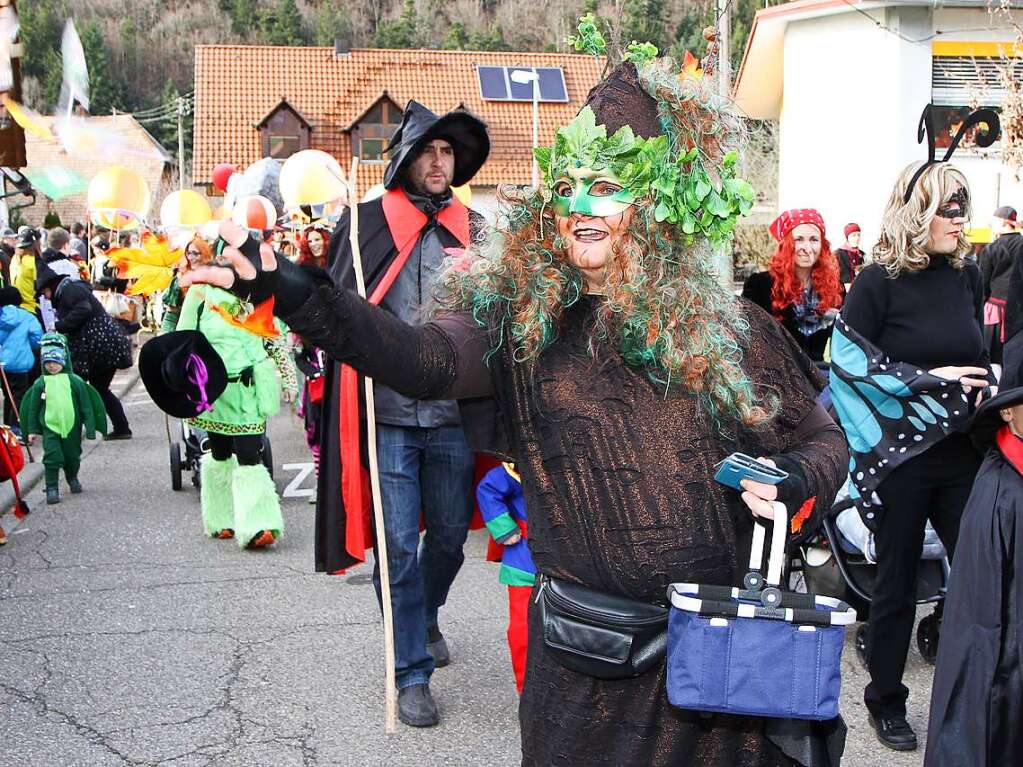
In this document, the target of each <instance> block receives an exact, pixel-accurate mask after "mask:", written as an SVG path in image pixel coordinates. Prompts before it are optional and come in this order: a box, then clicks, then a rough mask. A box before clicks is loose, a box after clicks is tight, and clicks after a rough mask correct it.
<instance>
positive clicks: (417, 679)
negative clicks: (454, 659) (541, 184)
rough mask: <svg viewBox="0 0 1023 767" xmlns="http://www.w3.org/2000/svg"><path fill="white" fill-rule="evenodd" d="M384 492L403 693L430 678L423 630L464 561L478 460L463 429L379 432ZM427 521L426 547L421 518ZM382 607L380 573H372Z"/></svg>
mask: <svg viewBox="0 0 1023 767" xmlns="http://www.w3.org/2000/svg"><path fill="white" fill-rule="evenodd" d="M377 453H378V456H379V461H380V492H381V496H382V498H383V502H384V523H385V526H386V528H387V562H388V565H389V566H390V580H391V611H392V614H393V617H394V642H395V645H394V650H395V664H394V668H395V676H396V682H397V685H398V689H402V688H404V687H410V686H412V685H414V684H423V683H424V682H427V681H429V679H430V675H431V674H432V673H433V668H434V666H433V657H432V656H431V655H430V653H428V652H427V651H426V629H427V627H428V626H429V627H434V626H436V625H437V612H438V610H439V609H440V607H441V605H443V604H444V603H445V602H446V601H447V598H448V589H449V588H450V587H451V584H452V582H453V581H454V580H455V576H456V575H457V574H458V570H459V569H460V568H461V567H462V562H463V561H464V560H465V555H464V554H463V553H462V546H463V545H464V544H465V538H466V536H467V535H468V532H469V521H470V519H471V517H472V508H473V503H472V480H473V471H474V465H475V459H474V456H473V454H472V451H470V450H469V445H468V444H467V443H466V441H465V435H464V434H463V433H462V427H461V426H443V427H439V428H435V429H427V428H417V427H403V426H387V425H385V424H380V425H378V427H377ZM421 516H422V518H424V519H425V521H426V534H425V535H424V536H423V540H422V545H420V540H419V520H420V517H421ZM373 585H374V586H375V587H376V591H377V600H378V601H379V600H380V569H379V567H378V566H376V565H374V567H373Z"/></svg>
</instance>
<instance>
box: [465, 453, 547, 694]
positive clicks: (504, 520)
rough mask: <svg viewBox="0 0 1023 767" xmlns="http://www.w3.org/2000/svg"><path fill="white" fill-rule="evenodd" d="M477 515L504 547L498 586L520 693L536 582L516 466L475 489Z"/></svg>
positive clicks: (498, 472) (495, 473)
mask: <svg viewBox="0 0 1023 767" xmlns="http://www.w3.org/2000/svg"><path fill="white" fill-rule="evenodd" d="M476 499H477V500H478V501H479V505H480V514H481V515H482V516H483V521H484V523H485V524H486V526H487V530H489V531H490V535H491V536H492V537H493V538H494V540H495V541H496V542H497V543H499V544H501V545H502V546H503V547H504V550H503V554H502V556H501V575H500V580H501V583H503V584H505V585H506V586H507V587H508V650H509V651H510V652H511V659H512V670H513V671H514V672H515V686H516V687H517V688H518V690H519V693H520V694H521V693H522V683H523V681H524V680H525V676H526V643H527V637H528V633H527V626H528V619H527V615H528V612H529V595H530V594H531V593H532V591H533V584H534V583H535V582H536V565H535V564H534V563H533V555H532V554H531V553H530V551H529V544H528V543H527V542H526V539H527V538H528V532H529V528H528V524H527V520H526V503H525V500H524V499H523V496H522V484H521V481H520V479H519V475H518V474H517V473H516V471H515V465H514V464H511V463H505V464H503V465H501V466H498V467H497V468H494V469H491V470H490V471H489V472H487V474H486V476H484V477H483V479H482V480H481V481H480V483H479V485H478V486H477V488H476Z"/></svg>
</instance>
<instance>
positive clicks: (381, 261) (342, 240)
mask: <svg viewBox="0 0 1023 767" xmlns="http://www.w3.org/2000/svg"><path fill="white" fill-rule="evenodd" d="M396 195H399V196H400V197H401V198H403V200H404V204H407V205H409V206H411V203H410V202H409V201H408V198H407V197H405V195H404V193H403V192H402V191H401V190H392V191H390V192H388V193H387V195H385V197H384V198H379V199H376V200H371V201H370V202H364V203H360V204H359V247H360V251H361V254H362V266H363V273H364V275H365V280H366V291H367V294H368V295H372V294H373V291H374V289H376V288H377V287H378V286H379V285H380V284H381V282H382V281H383V280H384V278H385V275H386V273H387V271H388V268H389V267H390V266H391V265H392V263H393V262H394V260H395V259H396V258H397V257H398V246H397V245H396V244H395V241H396V240H399V241H406V240H407V239H408V231H409V230H408V229H407V222H408V221H409V219H410V216H407V215H405V216H401V217H399V219H400V221H401V224H402V225H403V226H406V228H405V231H396V229H397V227H396V225H395V219H394V217H393V216H392V219H391V223H390V224H389V223H388V216H387V215H386V214H385V198H386V201H387V202H395V201H396V202H398V203H402V200H398V199H397V198H396V197H395V196H396ZM445 210H451V211H452V212H454V211H459V214H460V215H461V216H464V215H465V214H466V213H467V214H468V225H467V227H466V229H465V231H467V232H468V235H469V238H471V239H472V240H473V241H478V239H479V238H480V237H481V236H482V235H481V233H482V232H483V228H484V220H483V217H482V216H480V215H479V214H478V213H476V212H475V211H467V209H466V208H465V207H464V206H462V205H461V203H458V202H457V201H453V202H452V203H451V205H450V206H449V207H448V208H446V209H445ZM423 218H424V219H425V216H424V217H423ZM439 219H440V221H441V224H442V225H441V226H440V227H438V235H439V237H440V240H441V242H442V243H443V245H444V247H453V248H459V247H465V246H466V244H467V243H466V242H462V241H460V239H459V236H456V234H454V233H453V232H452V231H451V230H450V229H448V228H447V227H446V226H444V225H443V223H444V220H445V216H444V214H441V216H439ZM350 226H351V216H350V212H349V211H347V210H346V211H345V212H344V213H343V214H342V216H341V219H340V221H338V224H337V227H336V228H335V229H334V233H333V234H332V235H331V238H330V249H329V266H328V271H329V274H330V277H331V280H332V282H333V283H334V284H335V285H337V286H338V287H342V288H348V289H350V290H355V289H356V282H355V268H354V265H353V261H352V250H351V245H350V243H349V232H350ZM452 228H453V229H458V228H459V227H457V226H452ZM461 236H465V235H464V234H462V235H461ZM415 239H418V235H415ZM413 241H414V240H413ZM341 368H342V365H341V364H340V363H338V362H337V361H335V360H330V359H328V360H327V365H326V371H325V374H326V382H325V384H324V393H323V404H322V408H321V413H322V414H321V421H320V434H321V444H320V476H319V479H318V481H317V486H316V496H317V503H316V537H315V551H316V570H317V571H319V572H327V573H336V572H338V571H341V570H344V569H346V568H349V567H352V566H353V565H356V564H359V563H360V562H362V561H364V550H360V549H361V546H362V544H361V543H360V541H369V540H370V533H369V531H370V529H371V527H372V525H371V524H370V521H369V518H368V509H367V508H364V509H362V510H361V511H360V512H359V513H358V516H351V517H350V516H349V513H348V510H347V509H346V508H345V502H344V496H343V493H342V470H343V465H342V402H341V379H342V375H341ZM357 381H358V385H357V386H356V392H357V393H356V395H355V396H357V398H358V413H359V418H358V420H359V422H360V423H361V424H363V426H362V427H361V428H359V429H357V431H355V432H352V431H349V432H348V434H349V435H351V434H353V433H354V434H355V435H356V437H355V438H356V439H358V440H359V445H360V456H361V459H362V465H363V466H368V465H369V464H368V459H367V458H366V444H365V433H366V431H365V426H364V424H365V402H364V401H363V394H362V393H363V390H364V389H363V377H362V376H361V375H359V376H357ZM349 426H351V424H349ZM369 497H370V496H369V492H368V489H367V490H366V492H365V493H364V494H363V498H364V499H365V500H367V501H368V499H369Z"/></svg>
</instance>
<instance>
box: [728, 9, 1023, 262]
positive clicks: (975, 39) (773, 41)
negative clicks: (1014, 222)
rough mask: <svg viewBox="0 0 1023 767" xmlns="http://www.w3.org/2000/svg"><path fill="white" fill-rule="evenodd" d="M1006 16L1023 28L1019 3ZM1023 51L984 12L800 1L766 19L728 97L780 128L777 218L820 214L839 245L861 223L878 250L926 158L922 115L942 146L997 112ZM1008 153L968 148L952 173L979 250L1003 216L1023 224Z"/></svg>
mask: <svg viewBox="0 0 1023 767" xmlns="http://www.w3.org/2000/svg"><path fill="white" fill-rule="evenodd" d="M997 5H998V2H995V6H997ZM1008 6H1009V7H1010V8H1011V9H1012V12H1013V13H1014V15H1015V17H1016V19H1017V21H1019V22H1020V23H1023V12H1021V11H1020V10H1019V9H1023V2H1019V1H1018V0H1014V1H1012V2H1009V3H1008ZM1015 38H1016V31H1015V29H1014V28H1013V27H1012V25H1011V24H1010V23H1009V22H1008V21H1007V20H1006V19H1005V17H1004V16H1002V15H1000V14H999V13H992V12H991V11H990V7H989V4H988V3H987V2H985V0H941V1H940V2H936V1H935V0H796V1H795V2H789V3H782V4H779V5H774V6H771V7H767V8H764V9H763V10H761V11H759V12H758V13H757V16H756V19H755V21H754V23H753V27H752V29H751V32H750V37H749V40H748V41H747V44H746V51H745V54H744V56H743V61H742V65H741V67H740V69H739V72H738V76H737V77H736V81H735V85H734V92H733V95H734V97H735V99H736V102H737V103H738V105H739V106H740V108H741V109H742V110H743V111H745V113H746V114H747V115H748V116H750V117H752V118H756V119H766V120H777V121H778V123H779V152H778V155H779V177H778V205H779V209H780V210H786V209H788V208H795V207H816V208H818V209H819V210H820V211H821V213H822V214H823V215H824V218H825V221H826V223H827V227H828V234H829V238H830V240H831V241H832V242H833V243H838V242H841V240H842V227H843V226H844V225H845V224H846V223H848V222H850V221H855V222H857V223H859V224H860V225H861V226H862V228H863V241H864V246H865V249H868V250H869V247H870V246H871V244H872V243H873V242H874V241H875V240H876V238H877V232H878V220H879V219H880V216H881V213H882V211H883V209H884V206H885V204H886V203H887V200H888V197H889V195H890V194H891V189H892V184H893V182H894V180H895V177H896V176H897V175H898V173H899V171H900V170H901V169H902V168H903V167H905V166H906V165H907V164H909V163H910V162H913V161H917V160H924V159H926V157H927V147H926V142H925V143H924V144H918V143H917V126H918V124H919V121H920V114H921V112H922V111H923V108H924V106H926V105H927V104H928V103H932V104H934V105H935V114H936V116H937V118H938V119H937V122H938V123H939V124H938V126H937V128H938V133H939V141H938V145H939V147H940V146H941V144H942V141H943V140H944V143H945V145H946V146H947V141H948V138H949V132H950V131H951V133H952V134H954V132H955V130H954V128H955V126H956V124H957V122H958V121H959V120H961V119H962V116H963V115H964V114H965V113H967V112H968V111H969V109H968V108H969V106H971V105H975V106H992V107H999V106H1000V104H1001V102H1002V98H1003V94H1004V90H1003V87H1002V85H1001V82H1000V78H999V72H1000V68H1001V67H1004V66H1006V65H1009V66H1013V67H1015V71H1014V75H1015V78H1016V80H1017V81H1019V79H1020V78H1021V77H1023V50H1020V49H1018V48H1017V46H1016V45H1015V42H1014V41H1015ZM964 146H965V144H964ZM999 146H1000V144H998V143H996V144H995V145H994V146H993V147H991V148H990V149H988V150H979V149H977V148H963V147H961V148H960V150H959V151H958V152H957V153H956V155H955V160H954V162H955V163H956V165H957V166H959V167H960V168H961V169H962V170H963V171H964V172H965V174H966V176H967V179H968V180H969V183H970V190H971V193H972V197H973V220H972V222H971V223H972V226H973V228H974V234H975V236H978V237H979V238H981V239H982V238H983V237H984V231H985V230H986V227H988V225H989V223H990V217H991V214H992V213H993V212H994V210H995V208H996V207H998V206H999V205H1012V206H1014V207H1016V208H1017V209H1019V210H1020V212H1021V214H1023V182H1021V178H1019V177H1017V175H1016V174H1017V171H1016V170H1014V169H1012V168H1009V167H1007V166H1005V165H1004V164H1003V163H1002V160H1001V152H1000V149H999ZM942 154H943V150H942V149H939V150H938V156H939V157H940V156H941V155H942Z"/></svg>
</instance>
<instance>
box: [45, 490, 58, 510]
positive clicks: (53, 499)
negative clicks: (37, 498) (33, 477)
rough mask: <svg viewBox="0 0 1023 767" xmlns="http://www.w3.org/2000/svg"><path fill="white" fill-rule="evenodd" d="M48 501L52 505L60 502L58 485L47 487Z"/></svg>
mask: <svg viewBox="0 0 1023 767" xmlns="http://www.w3.org/2000/svg"><path fill="white" fill-rule="evenodd" d="M46 503H47V505H49V506H52V505H53V504H55V503H60V490H58V489H57V488H56V487H48V488H46Z"/></svg>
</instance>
